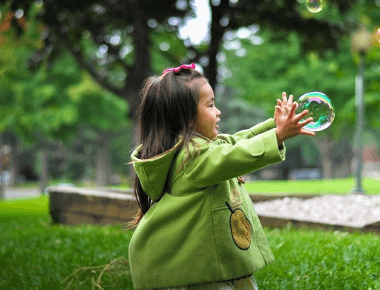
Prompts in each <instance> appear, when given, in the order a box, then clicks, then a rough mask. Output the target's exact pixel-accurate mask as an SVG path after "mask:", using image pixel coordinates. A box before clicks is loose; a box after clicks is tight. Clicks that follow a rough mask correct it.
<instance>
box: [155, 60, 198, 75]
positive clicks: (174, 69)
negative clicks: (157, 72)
mask: <svg viewBox="0 0 380 290" xmlns="http://www.w3.org/2000/svg"><path fill="white" fill-rule="evenodd" d="M183 68H184V69H195V64H194V63H192V64H183V65H181V66H179V67H173V68H168V69H166V70H164V71H163V72H162V73H163V74H166V73H167V72H170V71H174V72H179V71H180V70H181V69H183Z"/></svg>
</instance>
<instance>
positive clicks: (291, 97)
mask: <svg viewBox="0 0 380 290" xmlns="http://www.w3.org/2000/svg"><path fill="white" fill-rule="evenodd" d="M288 102H289V103H293V95H290V96H289V99H288Z"/></svg>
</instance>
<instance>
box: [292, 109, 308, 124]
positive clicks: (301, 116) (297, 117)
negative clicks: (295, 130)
mask: <svg viewBox="0 0 380 290" xmlns="http://www.w3.org/2000/svg"><path fill="white" fill-rule="evenodd" d="M307 114H309V111H308V110H303V111H302V112H301V113H299V114H298V115H296V116H295V120H296V121H297V122H299V121H300V120H301V119H303V118H304V117H305V116H306V115H307Z"/></svg>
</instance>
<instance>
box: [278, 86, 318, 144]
mask: <svg viewBox="0 0 380 290" xmlns="http://www.w3.org/2000/svg"><path fill="white" fill-rule="evenodd" d="M282 99H283V101H282V102H281V101H280V100H277V106H276V108H275V111H274V121H275V122H276V124H277V127H276V135H277V141H278V145H280V144H282V142H284V141H285V140H286V139H289V138H292V137H295V136H298V135H310V136H314V135H315V132H311V131H308V130H306V129H304V128H303V126H305V125H307V124H309V123H310V122H312V121H313V118H311V117H310V118H308V119H306V120H305V121H303V122H300V121H301V119H302V118H303V117H305V116H306V115H307V114H308V113H309V112H308V111H307V110H304V111H303V112H302V113H300V114H298V115H296V114H295V111H296V109H297V106H298V104H297V102H293V96H292V95H290V96H289V100H287V99H286V93H283V94H282Z"/></svg>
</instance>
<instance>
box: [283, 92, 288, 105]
mask: <svg viewBox="0 0 380 290" xmlns="http://www.w3.org/2000/svg"><path fill="white" fill-rule="evenodd" d="M282 101H283V102H284V104H285V105H286V104H287V102H288V100H287V99H286V93H285V92H283V93H282Z"/></svg>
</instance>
